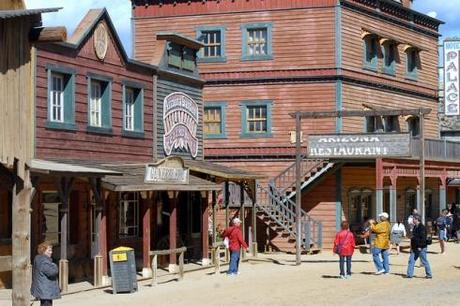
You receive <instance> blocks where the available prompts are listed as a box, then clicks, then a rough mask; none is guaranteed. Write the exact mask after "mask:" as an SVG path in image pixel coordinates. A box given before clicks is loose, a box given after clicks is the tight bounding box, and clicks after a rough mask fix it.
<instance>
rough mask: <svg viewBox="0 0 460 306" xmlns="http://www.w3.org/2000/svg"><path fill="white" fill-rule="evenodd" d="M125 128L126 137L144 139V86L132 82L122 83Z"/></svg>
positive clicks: (124, 134) (123, 133) (123, 129)
mask: <svg viewBox="0 0 460 306" xmlns="http://www.w3.org/2000/svg"><path fill="white" fill-rule="evenodd" d="M122 86H123V128H122V135H123V136H126V137H134V138H144V86H143V85H142V84H138V83H135V82H131V81H122Z"/></svg>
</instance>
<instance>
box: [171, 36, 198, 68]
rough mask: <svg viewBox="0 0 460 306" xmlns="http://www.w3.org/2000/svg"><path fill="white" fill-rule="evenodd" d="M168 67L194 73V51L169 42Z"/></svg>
mask: <svg viewBox="0 0 460 306" xmlns="http://www.w3.org/2000/svg"><path fill="white" fill-rule="evenodd" d="M168 65H169V66H172V67H176V68H179V69H184V70H188V71H194V70H195V66H196V58H195V50H193V49H191V48H188V47H185V46H181V45H178V44H175V43H172V42H170V43H169V45H168Z"/></svg>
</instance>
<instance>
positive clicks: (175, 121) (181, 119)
mask: <svg viewBox="0 0 460 306" xmlns="http://www.w3.org/2000/svg"><path fill="white" fill-rule="evenodd" d="M163 124H164V129H165V134H164V136H163V144H164V145H163V146H164V150H165V153H166V155H167V156H169V155H171V153H172V152H173V151H179V152H190V154H191V155H192V157H193V158H195V157H196V156H197V155H198V138H197V137H196V132H197V129H198V105H197V104H196V102H195V101H193V99H192V98H190V97H189V96H187V95H186V94H184V93H182V92H175V93H172V94H170V95H168V96H167V97H166V98H165V99H164V103H163Z"/></svg>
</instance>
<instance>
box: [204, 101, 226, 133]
mask: <svg viewBox="0 0 460 306" xmlns="http://www.w3.org/2000/svg"><path fill="white" fill-rule="evenodd" d="M226 107H227V103H226V102H212V103H206V104H205V105H204V116H203V119H204V120H203V121H204V126H203V132H204V137H205V138H227V134H226V131H225V123H226V112H225V109H226Z"/></svg>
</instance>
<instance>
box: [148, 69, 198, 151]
mask: <svg viewBox="0 0 460 306" xmlns="http://www.w3.org/2000/svg"><path fill="white" fill-rule="evenodd" d="M174 92H182V93H185V94H186V95H188V96H189V97H190V98H192V99H193V100H194V101H195V102H196V103H197V105H198V111H199V114H198V120H199V125H198V129H197V134H196V137H197V138H198V155H197V157H196V158H195V159H198V160H203V97H202V93H203V92H202V88H201V86H193V85H190V84H185V83H181V82H179V81H177V80H174V81H173V80H169V79H166V78H165V77H161V76H160V77H158V78H157V88H156V95H157V102H156V103H157V107H156V114H157V119H156V125H155V128H156V129H157V131H156V135H157V137H158V138H157V140H156V144H157V146H156V150H157V152H156V156H157V158H158V159H162V158H164V157H166V155H165V149H164V141H163V136H164V123H163V104H164V99H165V98H166V96H168V95H169V94H172V93H174ZM173 154H174V155H176V156H180V157H182V158H184V159H192V158H193V157H192V156H191V154H190V152H176V151H174V150H173Z"/></svg>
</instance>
